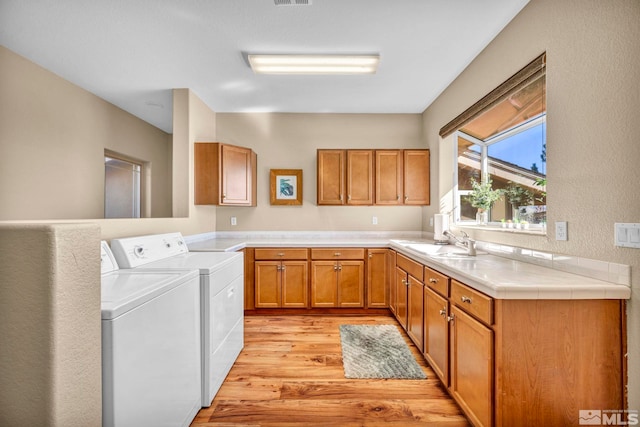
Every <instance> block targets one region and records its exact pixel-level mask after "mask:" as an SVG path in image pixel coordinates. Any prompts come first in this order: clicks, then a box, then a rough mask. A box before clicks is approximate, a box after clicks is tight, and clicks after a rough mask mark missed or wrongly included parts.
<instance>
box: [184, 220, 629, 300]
mask: <svg viewBox="0 0 640 427" xmlns="http://www.w3.org/2000/svg"><path fill="white" fill-rule="evenodd" d="M361 234H362V233H360V237H358V235H357V234H353V235H344V236H340V235H331V234H328V235H326V236H321V235H313V234H308V235H307V234H293V235H291V236H285V235H282V236H267V235H253V236H252V235H249V234H248V235H244V236H238V237H237V238H235V237H234V238H229V237H211V236H214V235H215V234H211V235H210V236H208V235H201V236H192V237H191V238H186V241H187V245H188V247H189V250H190V251H194V252H197V251H237V250H240V249H243V248H245V247H363V248H391V249H394V250H396V251H397V252H399V253H401V254H404V255H405V256H407V257H409V258H411V259H413V260H415V261H417V262H419V263H422V264H424V265H426V266H428V267H430V268H432V269H434V270H437V271H439V272H441V273H443V274H446V275H447V276H449V277H451V278H453V279H456V280H458V281H460V282H462V283H464V284H466V285H468V286H470V287H472V288H474V289H476V290H479V291H481V292H484V293H485V294H487V295H490V296H491V297H493V298H497V299H629V298H631V288H630V287H629V286H626V285H623V284H618V283H612V282H608V281H604V280H600V279H596V278H592V277H586V276H582V275H579V274H573V273H569V272H566V271H560V270H557V269H553V268H549V267H545V266H541V265H536V264H533V263H528V262H523V261H520V260H515V259H510V258H507V257H504V256H497V255H495V254H491V253H487V252H482V251H481V250H479V251H478V254H477V255H476V256H466V255H464V254H463V252H464V249H461V248H459V247H457V246H454V245H434V244H433V241H432V240H428V239H422V238H415V237H414V236H409V237H410V238H409V239H407V236H401V238H397V239H395V238H393V237H392V236H382V235H380V236H376V235H373V236H369V235H367V236H364V237H362V236H361Z"/></svg>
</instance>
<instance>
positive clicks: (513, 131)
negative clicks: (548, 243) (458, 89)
mask: <svg viewBox="0 0 640 427" xmlns="http://www.w3.org/2000/svg"><path fill="white" fill-rule="evenodd" d="M545 62H546V61H545V55H544V54H543V55H541V56H540V57H538V58H536V60H534V61H533V62H531V63H530V64H529V65H527V66H526V67H525V68H523V69H522V70H520V71H519V72H518V73H516V74H515V75H514V76H512V77H511V78H510V79H509V80H507V81H506V82H504V83H503V84H502V85H500V86H499V87H498V88H496V89H495V90H494V91H492V92H491V93H490V94H488V95H487V96H485V97H484V98H482V99H481V100H480V101H478V102H477V103H476V104H474V105H473V106H471V107H470V108H469V109H467V110H466V111H465V112H464V113H462V114H461V115H460V116H458V117H456V118H455V119H454V120H452V121H451V122H450V123H448V124H447V125H446V126H445V127H443V128H442V129H441V130H440V135H441V136H447V135H449V134H452V133H455V141H456V143H457V155H456V169H455V170H456V174H457V178H456V183H457V185H456V186H455V188H454V190H455V191H454V199H455V200H454V208H455V209H454V220H455V221H456V222H457V223H459V224H464V223H467V224H469V225H470V224H472V223H473V224H475V223H476V212H477V209H476V208H474V207H472V206H471V203H470V202H469V201H468V200H467V196H468V195H469V194H470V193H471V183H472V182H473V181H476V182H485V183H486V182H491V187H492V189H493V190H500V191H501V194H502V196H501V198H500V200H498V201H497V202H496V203H495V204H494V205H493V207H492V208H491V210H490V212H489V224H490V225H494V226H499V227H501V226H502V225H501V224H500V223H501V222H502V223H504V226H505V227H506V225H507V224H519V223H522V224H526V227H532V228H534V229H535V228H538V229H540V228H544V225H545V224H546V211H547V206H546V183H547V179H546V166H547V163H546V162H547V154H546V76H545ZM514 227H515V225H511V228H514ZM522 228H525V227H524V226H522Z"/></svg>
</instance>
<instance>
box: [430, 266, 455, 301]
mask: <svg viewBox="0 0 640 427" xmlns="http://www.w3.org/2000/svg"><path fill="white" fill-rule="evenodd" d="M424 283H425V284H426V285H427V286H429V287H430V288H431V289H433V290H434V291H436V292H437V293H439V294H440V295H442V296H443V297H445V298H448V297H449V277H447V276H445V275H444V274H441V273H438V272H437V271H435V270H432V269H430V268H429V267H425V268H424Z"/></svg>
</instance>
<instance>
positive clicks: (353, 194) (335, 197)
mask: <svg viewBox="0 0 640 427" xmlns="http://www.w3.org/2000/svg"><path fill="white" fill-rule="evenodd" d="M429 184H430V181H429V150H419V149H415V150H413V149H412V150H325V149H319V150H318V205H387V206H393V205H428V204H429Z"/></svg>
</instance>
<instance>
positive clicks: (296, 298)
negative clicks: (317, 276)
mask: <svg viewBox="0 0 640 427" xmlns="http://www.w3.org/2000/svg"><path fill="white" fill-rule="evenodd" d="M307 270H308V264H307V262H306V261H283V262H282V269H281V273H282V307H285V308H286V307H293V308H301V307H307V306H308V302H307V301H308V295H307V294H308V291H307V289H308V279H307Z"/></svg>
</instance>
